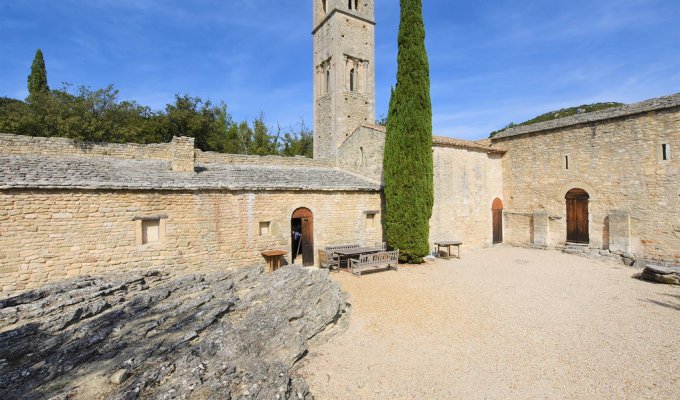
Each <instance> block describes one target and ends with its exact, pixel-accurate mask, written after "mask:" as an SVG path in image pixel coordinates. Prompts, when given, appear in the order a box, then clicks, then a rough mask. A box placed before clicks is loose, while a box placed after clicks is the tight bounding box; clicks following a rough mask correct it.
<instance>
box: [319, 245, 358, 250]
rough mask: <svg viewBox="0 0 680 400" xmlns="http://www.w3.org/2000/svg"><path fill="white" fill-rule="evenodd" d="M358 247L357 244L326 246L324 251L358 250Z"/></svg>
mask: <svg viewBox="0 0 680 400" xmlns="http://www.w3.org/2000/svg"><path fill="white" fill-rule="evenodd" d="M359 247H360V246H359V245H358V244H338V245H335V246H326V251H333V250H347V249H358V248H359Z"/></svg>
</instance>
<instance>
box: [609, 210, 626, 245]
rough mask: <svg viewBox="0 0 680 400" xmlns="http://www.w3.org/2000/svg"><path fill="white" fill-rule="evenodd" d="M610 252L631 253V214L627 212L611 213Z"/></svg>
mask: <svg viewBox="0 0 680 400" xmlns="http://www.w3.org/2000/svg"><path fill="white" fill-rule="evenodd" d="M609 251H611V252H613V253H623V254H625V253H629V252H630V214H629V213H628V212H625V211H612V212H610V213H609Z"/></svg>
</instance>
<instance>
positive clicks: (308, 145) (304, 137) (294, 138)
mask: <svg viewBox="0 0 680 400" xmlns="http://www.w3.org/2000/svg"><path fill="white" fill-rule="evenodd" d="M280 130H281V128H279V131H280ZM281 147H282V149H281V154H282V155H284V156H289V157H291V156H296V155H301V156H305V157H308V158H312V157H313V153H314V132H313V131H312V130H311V129H309V128H308V127H307V125H305V121H304V120H303V119H302V118H301V119H300V122H299V123H298V126H297V129H294V128H292V127H291V128H290V129H289V130H288V132H286V133H285V134H284V135H283V143H282V146H281Z"/></svg>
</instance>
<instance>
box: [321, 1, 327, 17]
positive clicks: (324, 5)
mask: <svg viewBox="0 0 680 400" xmlns="http://www.w3.org/2000/svg"><path fill="white" fill-rule="evenodd" d="M321 5H322V7H323V13H324V14H326V12H327V11H326V0H321Z"/></svg>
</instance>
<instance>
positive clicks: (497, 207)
mask: <svg viewBox="0 0 680 400" xmlns="http://www.w3.org/2000/svg"><path fill="white" fill-rule="evenodd" d="M491 212H492V214H493V244H498V243H503V201H502V200H501V199H496V200H494V201H493V205H492V207H491Z"/></svg>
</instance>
